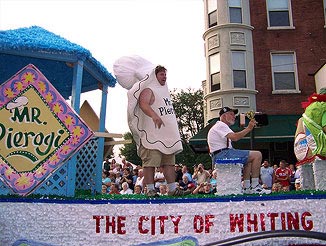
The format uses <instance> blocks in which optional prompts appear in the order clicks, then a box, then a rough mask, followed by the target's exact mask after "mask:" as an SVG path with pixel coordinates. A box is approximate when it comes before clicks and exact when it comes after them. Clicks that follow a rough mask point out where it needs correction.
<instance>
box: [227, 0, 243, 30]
mask: <svg viewBox="0 0 326 246" xmlns="http://www.w3.org/2000/svg"><path fill="white" fill-rule="evenodd" d="M239 2H240V6H239V7H231V6H230V0H228V1H227V3H228V10H229V22H230V23H234V24H243V11H242V10H243V9H242V0H239ZM231 9H240V17H241V20H240V22H232V21H231Z"/></svg>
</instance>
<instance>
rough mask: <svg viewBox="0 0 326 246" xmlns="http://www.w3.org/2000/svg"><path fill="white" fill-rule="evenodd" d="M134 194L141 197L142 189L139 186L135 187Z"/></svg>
mask: <svg viewBox="0 0 326 246" xmlns="http://www.w3.org/2000/svg"><path fill="white" fill-rule="evenodd" d="M134 194H138V195H143V194H144V193H143V188H142V187H141V185H135V188H134Z"/></svg>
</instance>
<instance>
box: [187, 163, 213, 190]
mask: <svg viewBox="0 0 326 246" xmlns="http://www.w3.org/2000/svg"><path fill="white" fill-rule="evenodd" d="M210 176H211V175H210V174H209V172H208V171H207V170H205V168H204V165H203V164H201V163H200V164H198V167H197V169H195V172H194V174H193V175H192V178H193V179H195V180H196V181H197V185H200V184H202V183H205V182H209V181H210Z"/></svg>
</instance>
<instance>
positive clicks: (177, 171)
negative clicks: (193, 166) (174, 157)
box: [174, 164, 183, 184]
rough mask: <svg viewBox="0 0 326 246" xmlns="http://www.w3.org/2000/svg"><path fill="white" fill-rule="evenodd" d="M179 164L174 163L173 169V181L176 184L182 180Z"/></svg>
mask: <svg viewBox="0 0 326 246" xmlns="http://www.w3.org/2000/svg"><path fill="white" fill-rule="evenodd" d="M181 167H182V166H181V164H175V165H174V171H175V182H177V183H178V184H180V182H181V181H182V175H183V174H182V170H181Z"/></svg>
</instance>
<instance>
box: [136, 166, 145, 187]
mask: <svg viewBox="0 0 326 246" xmlns="http://www.w3.org/2000/svg"><path fill="white" fill-rule="evenodd" d="M143 180H144V174H143V169H138V177H137V180H136V183H135V185H140V186H141V188H142V189H143V187H144V185H143Z"/></svg>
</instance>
